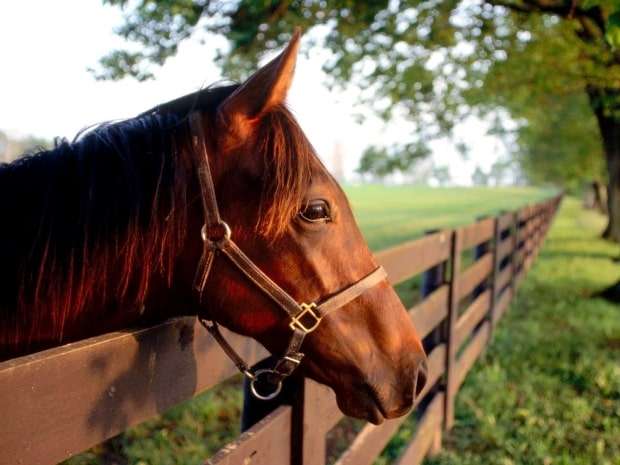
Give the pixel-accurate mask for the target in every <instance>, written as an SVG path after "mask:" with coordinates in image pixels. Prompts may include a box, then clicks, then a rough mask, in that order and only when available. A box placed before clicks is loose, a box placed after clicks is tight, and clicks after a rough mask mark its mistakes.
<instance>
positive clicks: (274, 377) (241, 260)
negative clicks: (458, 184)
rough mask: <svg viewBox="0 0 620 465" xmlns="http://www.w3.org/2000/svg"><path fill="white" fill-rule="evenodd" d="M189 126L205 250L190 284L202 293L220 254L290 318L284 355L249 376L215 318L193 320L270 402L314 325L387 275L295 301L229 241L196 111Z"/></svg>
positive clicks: (259, 395)
mask: <svg viewBox="0 0 620 465" xmlns="http://www.w3.org/2000/svg"><path fill="white" fill-rule="evenodd" d="M190 128H191V130H192V134H193V136H192V141H193V143H194V149H195V150H196V152H198V153H202V154H204V160H203V163H202V165H201V166H200V167H199V168H198V177H199V181H200V188H201V190H202V206H203V212H204V218H205V223H204V225H203V226H202V229H201V231H200V234H201V237H202V240H203V242H204V247H203V252H202V256H201V258H200V262H199V264H198V269H197V270H196V278H195V282H194V286H195V288H196V290H197V291H198V293H199V294H200V295H202V292H203V291H204V288H205V285H206V283H207V278H208V277H209V272H210V271H211V266H212V264H213V259H214V257H215V255H216V253H218V252H220V253H223V254H224V255H225V256H226V257H227V258H228V259H229V260H230V261H231V262H232V263H233V264H234V265H235V266H236V267H237V268H238V269H239V270H240V271H241V272H242V273H243V274H244V275H245V276H246V277H247V278H248V279H249V280H250V281H251V282H253V283H254V284H255V285H256V287H258V288H259V289H260V290H261V291H262V292H263V293H264V294H265V295H266V296H267V297H269V298H270V299H271V300H273V301H274V302H275V303H276V304H277V305H278V306H279V307H280V308H281V309H283V310H284V311H285V312H286V313H287V314H288V315H289V317H290V319H291V321H290V322H289V328H290V329H291V331H292V332H293V334H292V335H291V338H290V340H289V343H288V346H287V348H286V351H285V352H284V355H282V357H280V359H278V361H277V362H276V363H275V365H274V367H273V368H268V369H260V370H256V371H255V372H252V370H251V369H250V367H249V366H248V365H247V363H245V362H244V361H243V359H242V358H241V357H240V356H239V354H238V353H237V352H235V350H234V349H233V348H232V347H231V345H230V344H229V343H228V342H227V341H226V340H225V339H224V337H223V336H222V333H221V332H220V330H219V326H218V324H217V323H216V322H215V321H214V320H211V319H209V318H204V317H198V319H199V321H200V323H201V324H202V325H203V326H204V327H205V328H206V329H207V330H208V331H209V333H210V334H211V335H212V336H213V338H214V339H215V340H216V341H217V342H218V344H219V345H220V346H221V347H222V349H223V350H224V352H225V353H226V355H228V357H230V359H231V360H232V361H233V362H234V364H235V365H236V366H237V368H238V369H239V371H240V372H241V373H243V375H244V376H246V377H247V378H248V379H250V380H251V384H250V387H251V390H252V393H253V394H254V396H256V397H257V398H258V399H262V400H269V399H273V398H274V397H276V396H277V395H278V394H279V393H280V391H281V389H282V381H283V380H284V378H286V377H287V376H290V375H291V374H292V373H293V371H294V370H295V368H297V366H298V365H299V364H300V363H301V360H302V358H303V357H304V354H303V353H302V352H301V351H300V350H301V345H302V343H303V341H304V339H305V337H306V336H307V335H308V334H310V333H311V332H313V331H314V330H316V329H317V328H318V327H319V325H320V323H321V321H322V320H323V318H324V317H325V316H326V315H327V314H328V313H330V312H331V311H333V310H336V309H339V308H340V307H343V306H344V305H346V304H348V303H349V302H351V301H352V300H354V299H356V298H357V297H359V296H360V295H361V294H362V293H364V292H365V291H367V290H368V289H370V288H372V287H374V286H375V285H377V284H378V283H380V282H381V281H383V280H384V279H386V278H387V273H386V272H385V270H384V269H383V268H382V267H378V268H377V269H375V270H374V271H373V272H371V273H370V274H368V275H366V276H365V277H363V278H362V279H360V280H359V281H357V282H355V283H353V284H351V285H349V286H347V287H345V288H344V289H341V290H340V291H338V292H337V293H335V294H334V295H333V296H332V297H330V298H328V299H326V300H324V301H322V302H319V303H317V302H311V303H303V302H302V303H297V301H296V300H295V299H293V297H291V295H290V294H288V293H287V292H286V291H285V290H284V289H282V288H281V287H280V286H278V285H277V284H276V283H275V282H274V281H273V280H272V279H271V278H269V276H267V275H266V274H265V273H263V272H262V271H261V269H260V268H258V266H256V265H255V264H254V262H252V260H250V259H249V258H248V256H247V255H246V254H245V253H243V251H242V250H241V249H240V248H239V247H238V246H237V244H235V242H234V241H233V240H232V238H231V236H232V233H231V230H230V227H229V226H228V224H226V223H225V222H224V221H223V220H222V219H221V218H220V213H219V209H218V206H217V198H216V196H215V187H214V184H213V178H212V176H211V169H210V167H209V157H208V155H207V148H206V144H205V141H204V137H203V135H202V128H201V123H200V116H199V115H198V113H193V114H192V115H191V116H190ZM196 135H199V136H196ZM263 382H264V383H266V384H268V385H270V386H271V387H272V389H273V390H272V391H271V392H269V393H268V394H263V393H261V392H260V390H259V388H258V383H263Z"/></svg>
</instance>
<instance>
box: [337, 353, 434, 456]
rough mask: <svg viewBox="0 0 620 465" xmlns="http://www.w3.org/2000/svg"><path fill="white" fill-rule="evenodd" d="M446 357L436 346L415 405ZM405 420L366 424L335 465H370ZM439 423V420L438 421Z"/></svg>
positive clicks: (432, 384)
mask: <svg viewBox="0 0 620 465" xmlns="http://www.w3.org/2000/svg"><path fill="white" fill-rule="evenodd" d="M445 357H446V346H445V345H444V344H442V345H440V346H437V347H436V348H435V349H434V350H433V351H432V352H431V353H430V354H429V356H428V379H427V382H426V386H424V389H423V390H422V392H421V393H420V395H419V396H418V398H417V399H416V405H417V404H419V403H420V401H421V400H422V399H423V398H424V396H426V394H427V393H428V391H429V390H430V389H431V388H432V387H433V386H434V385H435V383H436V382H437V380H438V379H439V377H440V376H441V375H442V374H443V366H444V362H445ZM406 419H407V416H406V415H405V416H402V417H400V418H396V419H394V420H388V421H386V422H385V423H383V424H381V425H379V426H375V425H372V424H370V423H368V424H366V426H364V428H363V429H362V431H360V432H359V433H358V435H357V436H356V437H355V439H354V440H353V442H352V443H351V446H349V448H348V449H347V450H346V451H345V452H344V453H343V454H342V455H341V456H340V458H339V459H338V461H337V462H336V463H335V465H365V464H367V465H370V464H372V463H373V462H374V461H375V459H376V458H377V456H378V455H379V454H380V453H381V451H382V450H383V449H384V447H385V445H386V444H387V443H388V442H389V441H390V439H391V437H392V436H393V435H394V433H395V432H396V431H397V430H398V427H399V426H400V425H401V424H402V423H403V422H404V421H405V420H406ZM438 421H440V420H438Z"/></svg>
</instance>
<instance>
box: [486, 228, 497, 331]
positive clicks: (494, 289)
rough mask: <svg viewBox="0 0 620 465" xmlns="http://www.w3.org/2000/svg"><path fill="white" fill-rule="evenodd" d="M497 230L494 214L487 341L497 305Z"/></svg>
mask: <svg viewBox="0 0 620 465" xmlns="http://www.w3.org/2000/svg"><path fill="white" fill-rule="evenodd" d="M500 233H501V231H500V230H499V218H498V217H497V216H496V217H495V220H494V221H493V271H492V272H491V306H490V308H489V312H488V313H487V316H486V318H485V320H488V321H489V323H490V325H489V341H490V340H491V339H492V337H493V328H494V327H495V320H496V318H497V317H496V315H495V307H496V306H497V276H498V275H499V269H500V265H501V260H500V256H499V244H500V240H501V237H500Z"/></svg>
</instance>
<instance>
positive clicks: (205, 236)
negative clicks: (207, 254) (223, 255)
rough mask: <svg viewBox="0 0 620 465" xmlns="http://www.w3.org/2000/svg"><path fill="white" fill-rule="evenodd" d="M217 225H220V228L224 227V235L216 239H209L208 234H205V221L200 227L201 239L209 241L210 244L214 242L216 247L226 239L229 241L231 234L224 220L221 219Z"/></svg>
mask: <svg viewBox="0 0 620 465" xmlns="http://www.w3.org/2000/svg"><path fill="white" fill-rule="evenodd" d="M218 226H221V227H222V228H224V235H223V236H222V237H221V238H220V239H218V240H216V241H212V240H211V239H209V236H207V224H206V223H205V224H203V225H202V228H201V229H200V236H201V237H202V240H203V241H204V242H209V243H211V244H214V245H215V246H216V247H218V246H221V245H222V244H223V243H224V242H226V241H229V240H230V236H231V235H232V232H231V230H230V226H228V224H227V223H226V222H225V221H222V222H221V223H219V224H218Z"/></svg>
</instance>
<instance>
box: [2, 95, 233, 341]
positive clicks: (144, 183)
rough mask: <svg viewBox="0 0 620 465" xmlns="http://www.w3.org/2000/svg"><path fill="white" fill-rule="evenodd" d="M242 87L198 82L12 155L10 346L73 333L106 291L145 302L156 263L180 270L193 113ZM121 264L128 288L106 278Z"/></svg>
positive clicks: (119, 272) (6, 188)
mask: <svg viewBox="0 0 620 465" xmlns="http://www.w3.org/2000/svg"><path fill="white" fill-rule="evenodd" d="M233 89H234V86H229V87H220V88H214V89H207V90H203V91H200V92H196V93H194V94H190V95H188V96H185V97H182V98H181V99H177V100H175V101H173V102H170V103H168V104H164V105H160V106H158V107H156V108H154V109H152V110H150V111H148V112H145V113H143V114H141V115H139V116H138V117H136V118H132V119H128V120H125V121H120V122H116V123H105V124H101V125H99V126H97V127H95V128H93V129H91V130H88V131H87V132H84V133H82V134H79V135H78V136H77V137H76V139H75V140H74V141H73V142H71V143H70V142H68V141H66V140H59V141H57V142H56V146H55V147H54V148H53V149H51V150H42V151H40V152H38V153H34V154H31V155H27V156H25V157H23V158H20V159H18V160H16V161H14V162H12V163H4V164H0V218H2V228H0V244H1V247H0V264H1V266H0V283H2V284H1V286H0V352H2V350H3V349H2V346H5V345H11V346H13V345H15V344H17V343H19V345H22V346H28V345H29V341H31V340H34V339H40V338H43V339H50V338H51V339H56V340H55V341H53V342H57V343H58V342H61V341H62V340H63V328H64V326H65V323H66V321H68V320H69V319H71V318H77V314H76V313H75V312H79V310H80V309H82V308H84V307H85V306H95V305H98V304H99V303H100V302H95V301H93V299H101V296H102V295H103V296H106V295H107V296H108V297H110V298H111V301H110V305H111V306H114V305H117V306H120V305H122V304H124V305H125V307H126V306H127V305H135V306H136V307H139V305H140V303H141V302H142V301H143V299H144V297H145V294H146V292H147V288H148V280H149V277H150V275H151V274H152V272H155V271H159V272H161V273H164V274H166V275H167V276H169V275H170V274H171V272H172V261H173V258H174V255H175V254H176V253H177V252H178V249H179V247H180V245H181V244H182V242H183V240H184V237H185V226H186V214H187V199H186V189H187V185H188V183H189V182H191V180H192V179H190V177H191V176H193V171H192V169H193V167H192V160H191V159H188V158H189V157H188V154H187V153H186V152H187V150H186V147H185V146H184V145H183V144H184V143H186V141H188V140H189V136H188V125H187V123H186V117H187V115H188V114H189V113H190V112H191V111H192V110H194V109H201V110H203V111H205V112H209V111H212V110H213V109H215V108H217V105H218V104H219V103H220V102H221V101H222V100H223V98H225V97H226V96H227V95H229V94H230V92H232V90H233ZM110 244H113V245H112V246H110ZM111 274H113V275H114V277H118V278H119V279H118V280H117V281H119V283H120V284H119V287H118V288H113V289H105V286H106V282H107V281H108V280H107V279H106V278H107V277H109V276H110V275H111ZM102 286H103V287H104V288H102ZM112 296H114V297H113V298H112ZM27 321H30V322H32V321H34V324H33V325H32V324H31V327H30V329H29V330H28V334H23V333H21V334H20V331H18V330H17V329H19V328H20V327H22V326H24V323H25V322H27ZM9 338H10V339H11V340H9Z"/></svg>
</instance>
